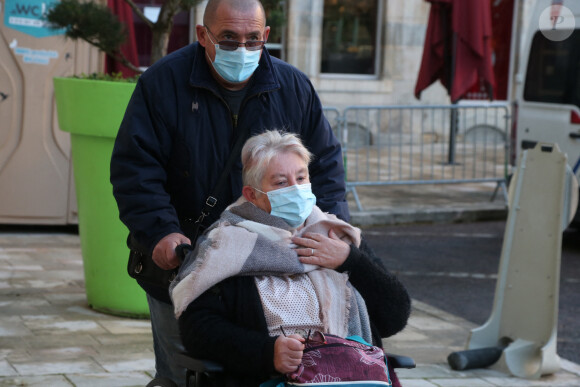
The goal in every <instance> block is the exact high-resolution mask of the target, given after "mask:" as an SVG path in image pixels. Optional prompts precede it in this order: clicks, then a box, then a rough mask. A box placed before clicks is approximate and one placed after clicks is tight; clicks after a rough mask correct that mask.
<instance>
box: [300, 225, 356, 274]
mask: <svg viewBox="0 0 580 387" xmlns="http://www.w3.org/2000/svg"><path fill="white" fill-rule="evenodd" d="M292 242H293V243H295V244H297V245H298V246H300V247H298V248H296V249H295V250H296V252H297V253H298V258H299V259H300V262H302V263H306V264H311V265H318V266H321V267H326V268H328V269H333V270H334V269H336V268H337V267H339V266H340V265H342V264H343V263H344V261H346V258H348V254H349V253H350V246H349V245H348V243H346V242H344V241H342V240H340V238H339V237H338V236H337V235H336V233H335V232H334V231H332V230H330V231H328V237H326V236H325V235H322V234H314V233H306V234H304V235H302V237H294V238H292Z"/></svg>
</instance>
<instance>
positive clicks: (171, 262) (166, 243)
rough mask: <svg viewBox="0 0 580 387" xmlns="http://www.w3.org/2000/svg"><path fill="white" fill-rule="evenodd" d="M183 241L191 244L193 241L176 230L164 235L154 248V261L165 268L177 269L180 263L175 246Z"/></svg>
mask: <svg viewBox="0 0 580 387" xmlns="http://www.w3.org/2000/svg"><path fill="white" fill-rule="evenodd" d="M183 243H187V244H191V241H190V240H189V238H188V237H186V236H185V235H182V234H179V233H176V232H174V233H171V234H169V235H166V236H164V237H163V239H161V240H160V241H159V243H157V245H156V246H155V248H154V249H153V262H155V264H156V265H157V266H159V267H160V268H162V269H164V270H170V269H175V268H176V267H177V266H179V264H180V262H179V258H178V257H177V254H176V253H175V248H176V247H177V246H179V245H181V244H183Z"/></svg>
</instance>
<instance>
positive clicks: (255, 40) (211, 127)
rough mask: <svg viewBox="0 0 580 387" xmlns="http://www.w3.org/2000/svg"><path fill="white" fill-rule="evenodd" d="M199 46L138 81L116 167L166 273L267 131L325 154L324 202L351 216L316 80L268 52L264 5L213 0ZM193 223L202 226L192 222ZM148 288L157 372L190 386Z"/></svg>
mask: <svg viewBox="0 0 580 387" xmlns="http://www.w3.org/2000/svg"><path fill="white" fill-rule="evenodd" d="M196 30H197V31H196V32H197V38H198V43H194V44H191V45H189V46H187V47H184V48H182V49H181V50H179V51H176V52H174V53H172V54H170V55H168V56H166V57H165V58H163V59H161V60H160V61H158V62H157V63H155V64H154V65H153V66H151V67H150V68H149V69H148V70H147V71H146V72H145V73H144V74H143V75H142V76H141V77H140V79H139V81H138V83H137V86H136V89H135V92H134V94H133V96H132V98H131V101H130V102H129V106H128V107H127V111H126V113H125V117H124V119H123V122H122V124H121V128H120V130H119V133H118V136H117V140H116V142H115V147H114V150H113V157H112V160H111V182H112V184H113V193H114V195H115V198H116V200H117V204H118V206H119V212H120V217H121V220H122V221H123V222H124V223H125V225H127V227H128V228H129V230H130V231H131V233H132V235H133V236H134V238H135V239H136V240H137V241H138V242H139V243H140V244H141V245H143V246H145V247H146V248H147V249H148V250H149V251H150V252H152V256H153V261H154V262H155V263H156V264H157V265H158V266H159V267H161V268H163V269H171V268H175V267H177V266H178V265H179V260H178V258H177V256H176V254H175V247H176V246H177V245H179V244H181V243H192V242H194V241H192V240H191V239H192V237H193V236H192V235H191V229H192V227H191V226H192V224H193V222H194V221H195V220H196V219H197V218H198V217H199V214H200V213H201V209H202V206H203V204H204V202H205V201H206V198H207V196H208V195H209V194H210V193H211V192H212V190H213V188H214V186H215V185H216V182H217V180H218V179H219V176H220V173H221V172H222V170H223V169H224V166H225V163H226V160H227V159H228V156H229V154H230V149H231V147H232V145H233V143H234V142H235V140H236V136H237V134H238V133H240V131H242V129H243V128H248V129H249V130H248V132H249V133H248V134H247V137H249V136H251V135H254V134H258V133H261V132H263V131H264V130H268V129H283V130H286V131H289V132H295V133H297V134H299V135H300V137H301V139H302V141H303V142H304V144H305V145H306V146H307V147H308V149H309V150H310V151H311V152H312V153H313V154H314V155H315V160H314V161H313V162H312V164H311V166H310V175H311V182H312V186H313V192H314V194H315V195H316V197H317V198H318V200H317V205H318V206H319V207H320V208H322V209H323V210H324V211H327V212H331V213H334V214H336V215H338V216H339V217H341V218H343V219H344V220H348V218H349V214H348V207H347V204H346V201H345V185H344V170H343V166H342V156H341V149H340V145H339V143H338V142H337V140H336V139H335V137H334V136H333V134H332V131H331V128H330V126H329V124H328V122H327V121H326V119H325V118H324V115H323V112H322V106H321V104H320V100H319V99H318V96H317V95H316V92H315V91H314V88H313V87H312V84H311V83H310V81H309V80H308V79H307V77H306V76H305V75H304V74H303V73H301V72H300V71H298V70H297V69H295V68H293V67H292V66H290V65H288V64H286V63H284V62H282V61H280V60H278V59H276V58H272V57H270V56H269V55H268V52H267V50H266V49H264V43H265V42H266V40H267V39H268V34H269V32H270V27H267V26H266V20H265V13H264V9H263V7H262V4H261V3H260V2H259V1H258V0H209V2H208V4H207V7H206V10H205V14H204V25H198V26H197V27H196ZM241 168H242V166H241V161H238V162H237V163H236V164H235V165H234V167H233V169H232V171H231V173H230V175H229V181H228V187H227V192H226V193H225V194H224V195H222V197H219V198H218V205H217V206H216V207H215V208H214V211H213V212H212V214H211V216H209V217H207V218H206V219H204V224H205V225H206V226H208V225H209V224H211V223H212V222H213V221H214V220H216V219H217V218H218V217H219V214H220V213H221V211H222V210H223V209H224V208H225V207H226V206H227V205H228V204H229V203H231V202H232V201H234V200H235V199H237V198H238V197H239V196H240V195H241V190H242V179H241ZM192 219H193V221H192ZM141 286H142V287H143V288H144V289H145V291H146V292H147V299H148V302H149V309H150V312H151V323H152V330H153V338H154V349H155V361H156V371H157V376H158V377H165V378H169V379H172V380H173V381H174V382H175V383H178V384H182V383H183V379H184V377H183V375H184V374H183V373H182V372H181V370H180V369H179V368H178V367H176V366H175V362H174V361H173V360H172V358H171V356H172V354H173V353H175V352H176V351H179V350H181V348H182V346H181V343H180V341H179V333H178V331H177V323H176V320H175V318H174V316H173V313H172V306H171V305H170V300H169V295H168V291H167V289H164V288H157V287H152V286H150V285H146V284H141Z"/></svg>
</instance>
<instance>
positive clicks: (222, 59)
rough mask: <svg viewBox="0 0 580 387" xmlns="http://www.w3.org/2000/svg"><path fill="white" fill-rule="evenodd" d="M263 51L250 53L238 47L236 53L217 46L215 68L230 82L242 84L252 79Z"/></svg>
mask: <svg viewBox="0 0 580 387" xmlns="http://www.w3.org/2000/svg"><path fill="white" fill-rule="evenodd" d="M260 52H261V50H252V51H248V50H246V48H245V47H238V48H237V50H234V51H226V50H224V49H221V48H220V45H219V44H215V59H214V61H213V62H212V65H213V68H214V69H215V71H217V72H218V74H219V75H220V76H221V77H222V78H223V79H225V80H226V81H228V82H232V83H240V82H243V81H245V80H246V79H248V78H250V77H251V76H252V74H253V73H254V71H256V69H257V68H258V62H259V61H260Z"/></svg>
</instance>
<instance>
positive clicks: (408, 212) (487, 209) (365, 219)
mask: <svg viewBox="0 0 580 387" xmlns="http://www.w3.org/2000/svg"><path fill="white" fill-rule="evenodd" d="M507 214H508V209H507V206H505V205H497V204H482V205H478V206H470V207H424V208H397V209H394V208H393V209H381V210H375V211H356V212H351V214H350V221H351V223H352V224H353V225H355V226H358V227H363V226H366V227H369V226H389V225H398V224H413V223H461V222H477V221H491V220H505V219H507Z"/></svg>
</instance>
